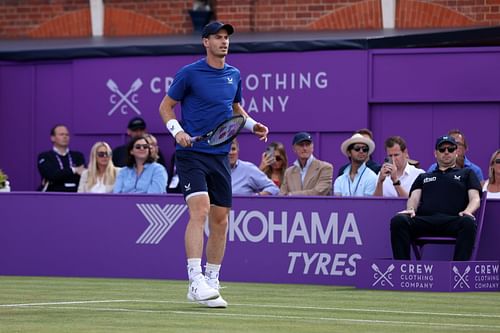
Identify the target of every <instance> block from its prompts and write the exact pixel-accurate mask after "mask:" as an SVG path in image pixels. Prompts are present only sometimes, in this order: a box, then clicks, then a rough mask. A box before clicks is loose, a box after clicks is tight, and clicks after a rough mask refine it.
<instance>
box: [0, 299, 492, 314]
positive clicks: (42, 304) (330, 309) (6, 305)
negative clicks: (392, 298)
mask: <svg viewBox="0 0 500 333" xmlns="http://www.w3.org/2000/svg"><path fill="white" fill-rule="evenodd" d="M99 303H165V304H192V303H190V302H179V301H158V300H142V299H111V300H87V301H60V302H43V303H18V304H0V308H2V307H4V308H15V307H29V306H50V305H78V304H99ZM230 306H246V307H254V308H277V309H291V310H292V309H295V310H324V311H344V312H372V313H392V314H410V315H424V316H429V315H431V316H444V317H446V316H449V317H472V318H500V315H496V314H483V313H476V314H471V313H446V312H426V311H400V310H384V309H363V308H336V307H316V306H293V305H273V304H265V305H261V304H248V303H247V304H244V303H230Z"/></svg>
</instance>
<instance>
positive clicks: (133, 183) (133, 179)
mask: <svg viewBox="0 0 500 333" xmlns="http://www.w3.org/2000/svg"><path fill="white" fill-rule="evenodd" d="M127 150H128V152H129V154H128V159H127V164H126V167H124V168H123V169H121V170H120V172H119V173H118V176H117V177H116V183H115V186H114V187H113V193H165V192H166V188H167V180H168V175H167V171H166V170H165V168H164V167H163V166H162V165H160V164H159V163H156V162H155V161H154V159H153V156H151V148H150V147H149V143H148V142H147V141H146V139H145V138H144V137H139V138H133V139H132V140H130V142H129V144H128V147H127Z"/></svg>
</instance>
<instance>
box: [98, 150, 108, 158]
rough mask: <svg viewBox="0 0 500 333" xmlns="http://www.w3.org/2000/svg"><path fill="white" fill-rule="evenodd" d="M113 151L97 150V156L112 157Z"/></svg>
mask: <svg viewBox="0 0 500 333" xmlns="http://www.w3.org/2000/svg"><path fill="white" fill-rule="evenodd" d="M110 156H111V153H108V152H107V151H98V152H97V157H110Z"/></svg>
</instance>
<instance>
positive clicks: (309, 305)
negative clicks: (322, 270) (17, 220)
mask: <svg viewBox="0 0 500 333" xmlns="http://www.w3.org/2000/svg"><path fill="white" fill-rule="evenodd" d="M223 286H224V287H225V288H224V289H222V295H223V297H224V298H225V299H226V300H227V301H228V303H229V306H228V308H227V309H208V308H204V307H202V306H199V305H197V304H195V303H189V302H188V301H187V300H186V291H187V282H186V281H170V280H168V281H167V280H139V279H100V278H99V279H98V278H56V277H13V276H2V277H0V332H1V333H6V332H9V333H10V332H37V333H43V332H47V333H60V332H85V333H90V332H148V333H149V332H179V333H182V332H200V333H201V332H203V333H205V332H217V333H226V332H227V333H229V332H231V333H233V332H258V333H266V332H286V333H299V332H300V333H305V332H308V333H309V332H343V333H348V332H418V333H422V332H500V293H495V292H485V293H420V292H390V291H373V290H359V289H355V288H352V287H336V286H318V285H291V284H262V283H230V282H228V283H223Z"/></svg>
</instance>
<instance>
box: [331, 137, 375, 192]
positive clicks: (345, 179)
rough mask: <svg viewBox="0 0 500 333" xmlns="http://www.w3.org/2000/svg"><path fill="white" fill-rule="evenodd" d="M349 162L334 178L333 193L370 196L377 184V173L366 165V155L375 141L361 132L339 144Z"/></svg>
mask: <svg viewBox="0 0 500 333" xmlns="http://www.w3.org/2000/svg"><path fill="white" fill-rule="evenodd" d="M340 149H341V151H342V153H343V154H344V155H345V156H347V157H348V158H349V159H350V160H351V163H350V164H349V165H348V166H347V168H345V170H344V172H343V174H342V175H341V176H339V177H338V178H337V179H335V183H334V184H333V194H334V195H337V196H356V197H363V196H371V195H373V192H375V188H376V185H377V175H376V174H375V172H373V171H372V170H371V169H369V168H368V167H367V166H366V160H367V157H368V156H369V155H370V154H371V153H373V151H374V150H375V143H374V142H373V141H372V140H371V139H370V138H367V137H364V136H363V135H361V134H358V133H356V134H354V135H353V136H352V137H350V138H349V139H347V140H345V141H344V142H343V143H342V145H341V146H340Z"/></svg>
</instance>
